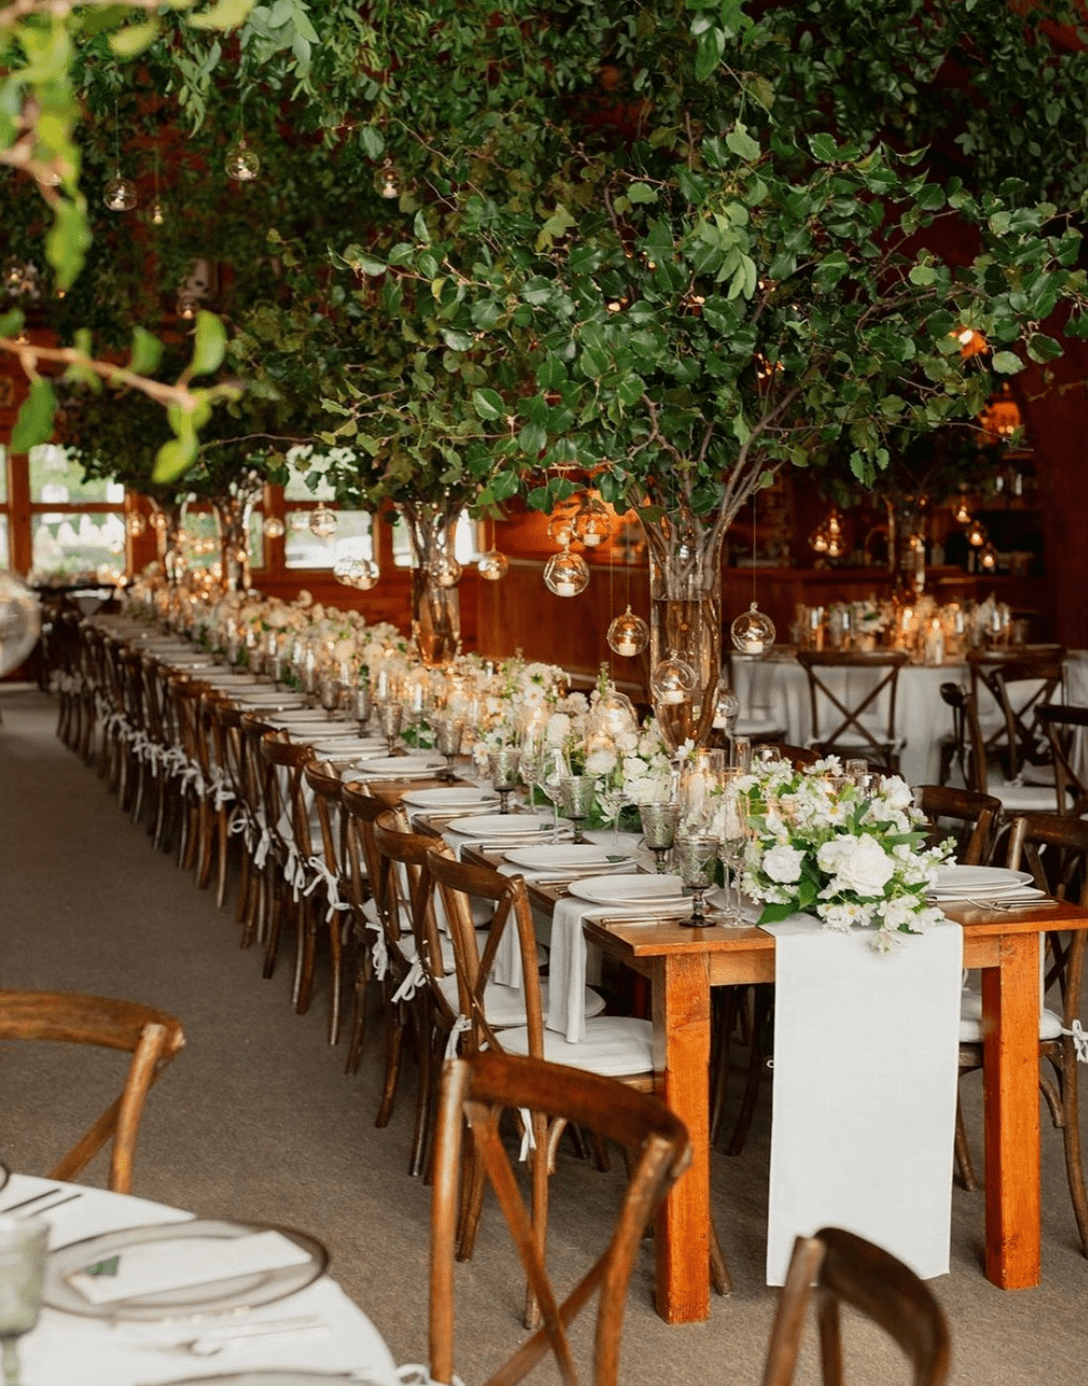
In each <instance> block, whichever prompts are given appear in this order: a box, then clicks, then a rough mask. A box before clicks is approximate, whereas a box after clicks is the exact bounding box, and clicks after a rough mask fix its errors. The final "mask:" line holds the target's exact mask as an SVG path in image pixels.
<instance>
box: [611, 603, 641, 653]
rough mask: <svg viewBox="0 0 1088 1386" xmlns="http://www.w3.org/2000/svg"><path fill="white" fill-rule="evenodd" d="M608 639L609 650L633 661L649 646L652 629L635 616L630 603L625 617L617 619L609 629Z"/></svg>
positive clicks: (624, 614)
mask: <svg viewBox="0 0 1088 1386" xmlns="http://www.w3.org/2000/svg"><path fill="white" fill-rule="evenodd" d="M606 639H607V640H608V646H609V649H612V650H615V652H616V654H618V655H622V656H623V658H624V659H633V658H634V657H635V655H639V654H641V653H642V652H643V650H644V649H646V647H647V645H649V643H650V627H649V626H648V625H647V624H646V622H645V621H644V620H643V619H642V617H641V616H636V615H635V614H634V612H633V611H632V610H631V606H630V603H628V606H627V610H626V611H625V612H624V613H623V615H622V616H617V617H615V619H614V620H613V621H612V624H611V625H610V626H609V627H608V634H607V636H606Z"/></svg>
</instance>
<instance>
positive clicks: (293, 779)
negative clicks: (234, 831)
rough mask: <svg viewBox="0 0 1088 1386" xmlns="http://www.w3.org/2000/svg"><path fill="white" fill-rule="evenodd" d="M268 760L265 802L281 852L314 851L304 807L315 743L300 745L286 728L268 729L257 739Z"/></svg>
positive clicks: (265, 759)
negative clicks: (305, 771) (306, 772)
mask: <svg viewBox="0 0 1088 1386" xmlns="http://www.w3.org/2000/svg"><path fill="white" fill-rule="evenodd" d="M257 745H258V749H259V753H260V757H261V759H262V761H263V762H264V766H265V775H264V781H263V783H264V805H265V813H266V814H267V817H268V828H269V831H270V832H271V834H272V837H273V840H274V841H275V842H276V843H277V845H278V847H279V850H280V851H281V852H283V851H286V852H290V850H291V848H292V847H294V849H295V850H296V851H297V852H298V854H299V855H300V856H301V857H309V856H311V854H312V844H311V842H310V820H309V816H308V814H306V813H303V812H302V810H301V799H302V771H303V767H304V766H305V765H306V763H307V761H311V760H313V758H314V748H313V747H312V746H297V745H295V744H294V743H293V742H292V741H290V740H289V739H288V737H287V733H286V732H282V731H266V732H265V733H264V735H263V736H262V737H261V739H260V741H259V742H258V743H257Z"/></svg>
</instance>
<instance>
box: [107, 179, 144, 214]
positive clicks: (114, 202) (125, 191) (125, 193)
mask: <svg viewBox="0 0 1088 1386" xmlns="http://www.w3.org/2000/svg"><path fill="white" fill-rule="evenodd" d="M102 201H103V202H104V203H105V204H106V206H107V207H108V208H109V210H110V211H111V212H131V211H132V209H133V208H134V207H135V206H136V203H137V202H138V201H139V198H138V197H137V195H136V184H135V183H134V182H133V181H132V179H131V178H122V177H121V175H120V174H119V173H115V174H114V176H113V177H112V178H111V179H110V180H109V182H108V183H107V184H106V186H105V187H104V188H103V189H102Z"/></svg>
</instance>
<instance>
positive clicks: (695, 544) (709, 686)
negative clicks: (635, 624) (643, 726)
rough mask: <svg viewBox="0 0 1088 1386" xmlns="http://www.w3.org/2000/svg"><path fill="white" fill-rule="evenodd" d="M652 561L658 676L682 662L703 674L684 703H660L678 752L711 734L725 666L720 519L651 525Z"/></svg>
mask: <svg viewBox="0 0 1088 1386" xmlns="http://www.w3.org/2000/svg"><path fill="white" fill-rule="evenodd" d="M643 529H644V531H645V533H646V539H647V545H648V548H649V557H650V670H651V673H652V672H653V670H654V669H656V668H657V666H658V665H659V664H660V663H661V662H662V661H664V660H666V659H679V660H682V661H684V662H685V663H686V664H688V665H690V667H691V668H692V670H693V671H694V673H695V686H694V689H693V691H692V692H691V694H690V696H685V697H683V698H675V697H665V698H658V697H656V696H655V697H654V716H655V718H656V719H657V723H658V726H659V727H660V730H661V735H662V737H663V738H664V740H665V742H666V744H667V745H668V746H669V748H670V749H671V750H676V749H677V747H679V746H680V745H682V744H683V742H685V741H687V740H689V739H690V740H691V741H693V742H694V743H695V744H696V745H700V744H701V743H702V742H704V741H705V740H706V738H707V736H708V735H709V734H710V730H711V726H712V723H713V720H714V708H715V694H716V690H717V686H718V678H719V675H720V672H721V663H722V540H723V539H724V537H725V531H726V525H725V524H724V523H723V521H722V518H721V516H720V515H718V514H715V515H712V516H708V517H707V518H706V519H705V520H702V519H699V518H698V517H696V516H690V515H689V516H685V517H684V518H682V519H681V520H676V519H674V518H672V517H670V516H668V515H662V516H661V518H660V519H658V520H656V521H647V520H644V521H643Z"/></svg>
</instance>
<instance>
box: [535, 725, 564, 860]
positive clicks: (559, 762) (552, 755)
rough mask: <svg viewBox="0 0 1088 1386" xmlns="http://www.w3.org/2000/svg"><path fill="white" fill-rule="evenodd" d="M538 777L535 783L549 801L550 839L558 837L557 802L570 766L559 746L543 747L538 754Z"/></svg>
mask: <svg viewBox="0 0 1088 1386" xmlns="http://www.w3.org/2000/svg"><path fill="white" fill-rule="evenodd" d="M539 773H540V777H539V779H538V780H537V781H536V783H537V784H538V785H539V786H540V789H541V792H542V793H543V794H545V795H546V796H547V798H548V799H550V800H551V805H552V837H553V839H554V838H555V837H557V836H558V835H559V800H560V799H561V797H562V793H563V791H562V787H561V786H562V784H563V781H564V780H565V779H566V778H567V777H568V776H569V775H570V765H569V764H568V763H567V757H566V753H565V752H564V751H563V749H562V747H560V746H545V747H544V748H543V750H542V751H541V753H540V772H539Z"/></svg>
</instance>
